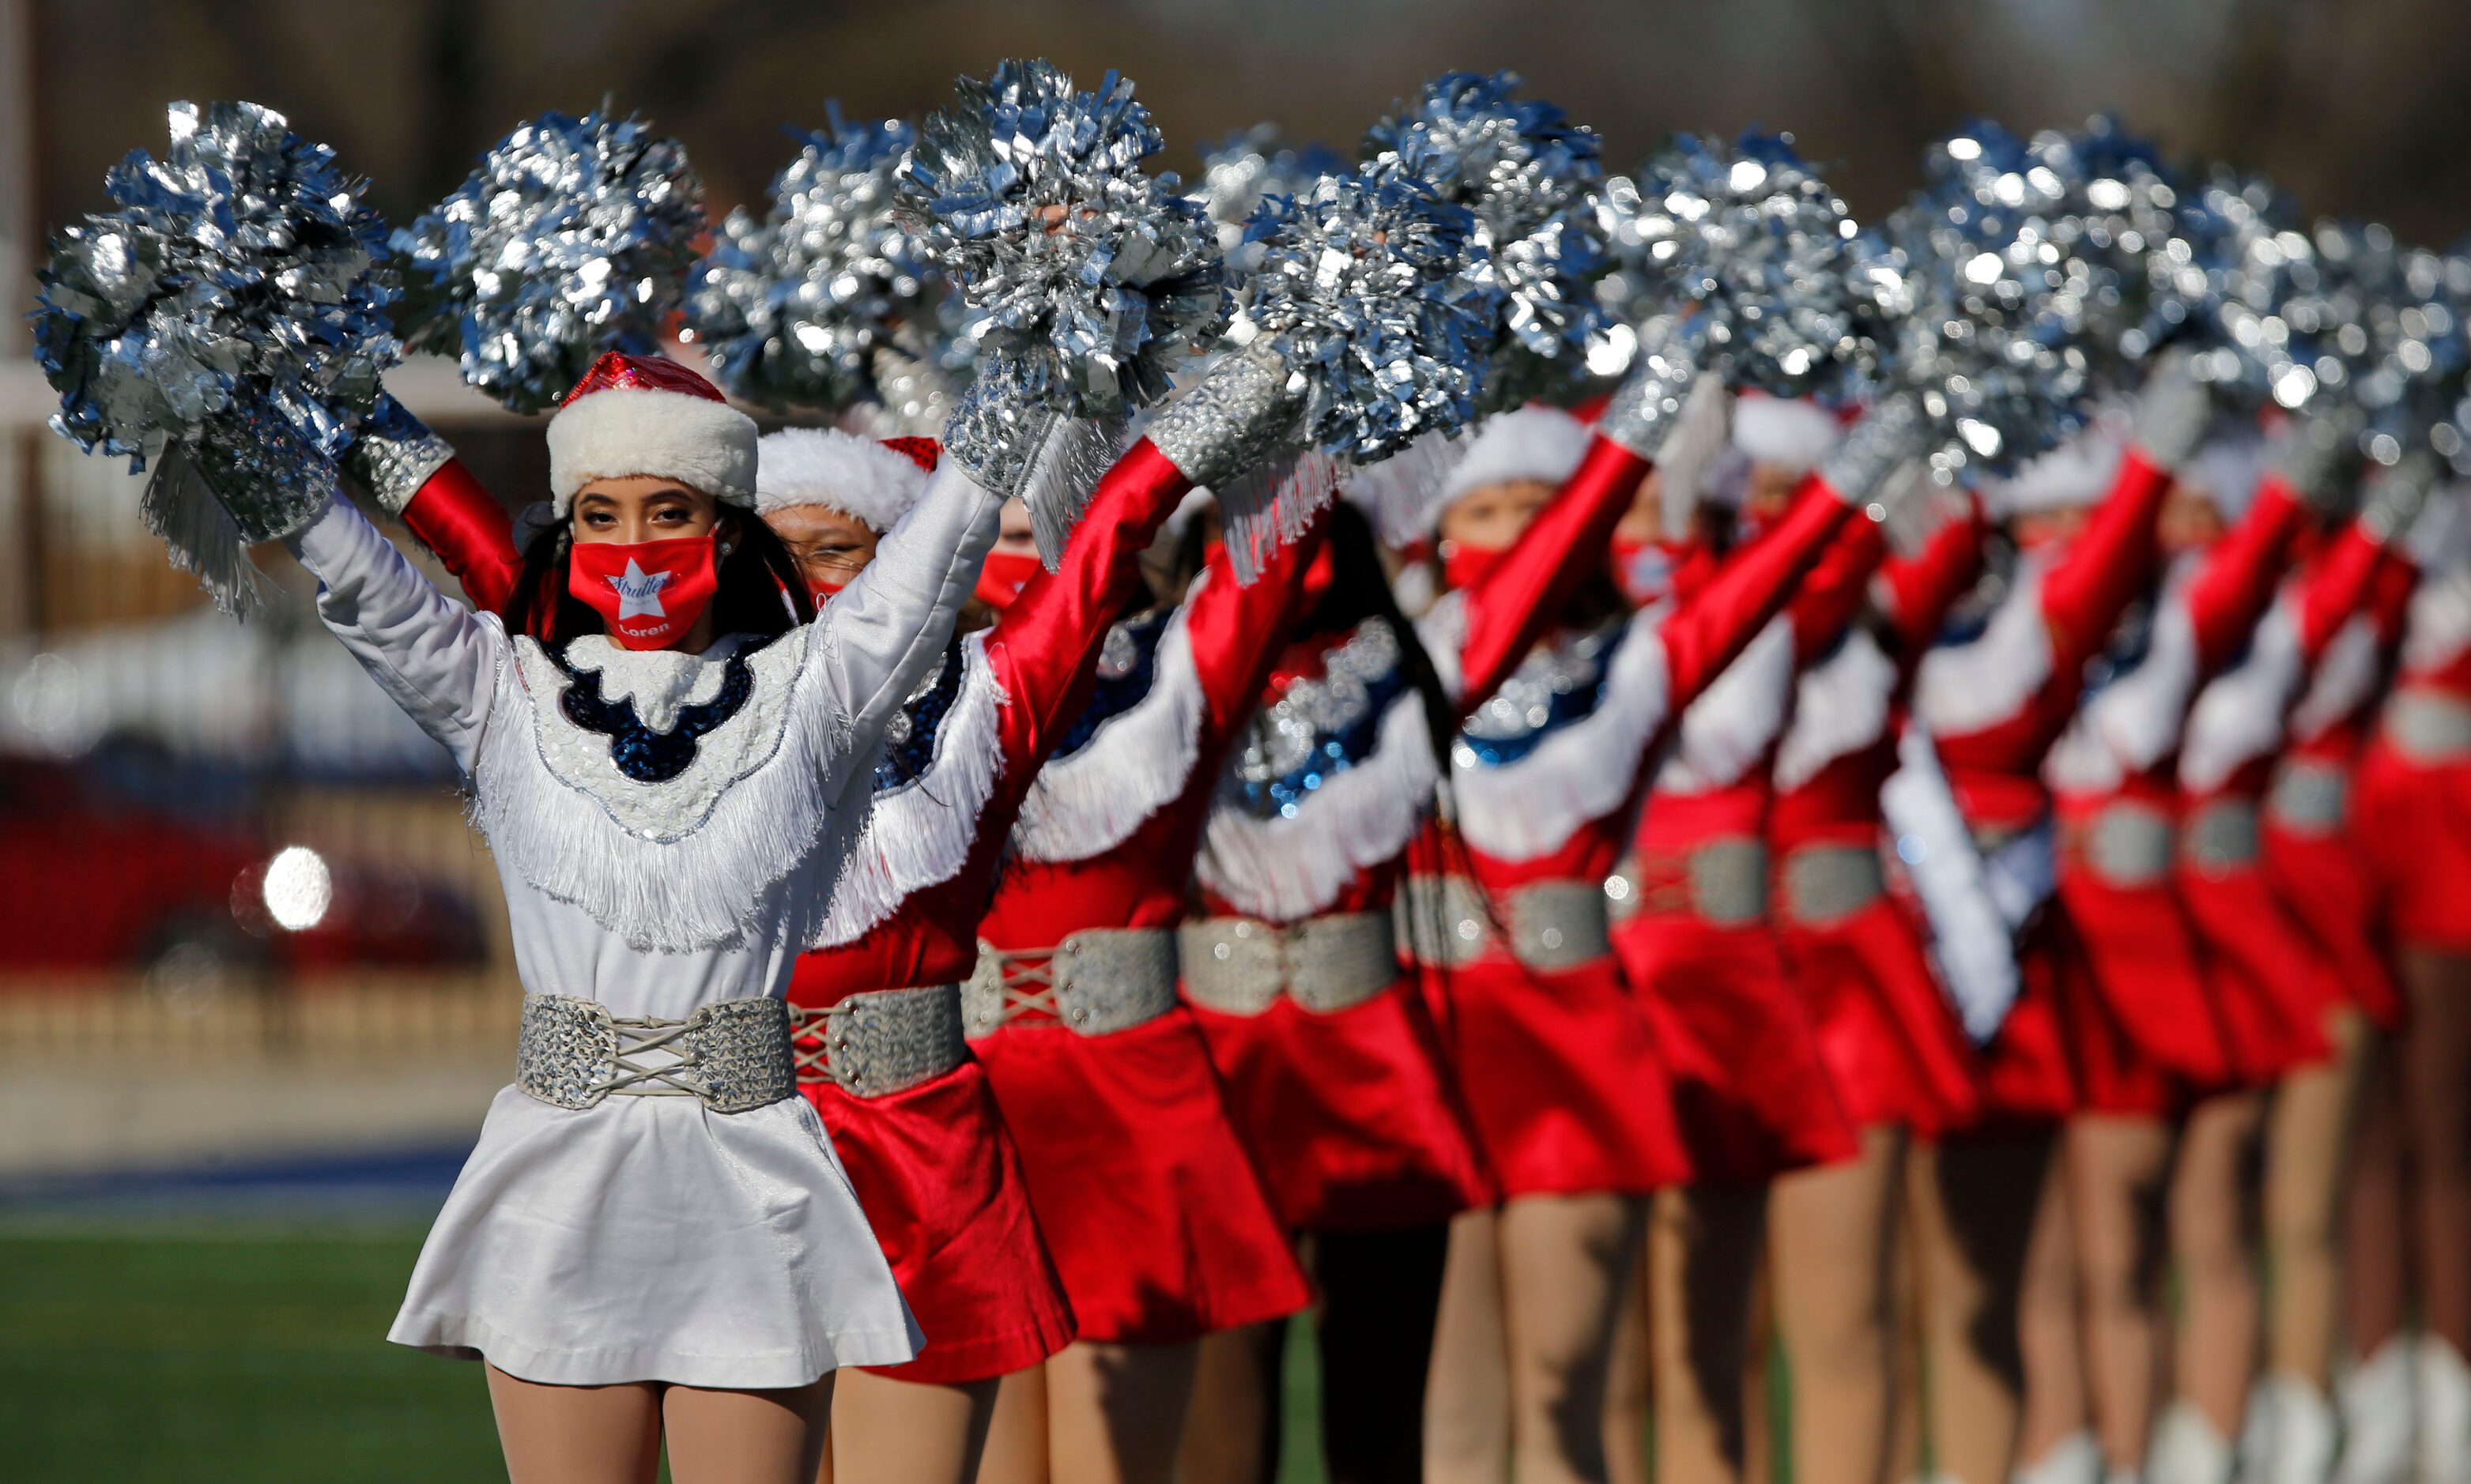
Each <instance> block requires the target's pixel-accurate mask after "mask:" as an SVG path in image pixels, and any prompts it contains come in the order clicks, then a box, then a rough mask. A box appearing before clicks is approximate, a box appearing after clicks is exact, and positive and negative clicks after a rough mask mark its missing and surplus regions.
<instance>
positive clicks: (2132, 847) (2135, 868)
mask: <svg viewBox="0 0 2471 1484" xmlns="http://www.w3.org/2000/svg"><path fill="white" fill-rule="evenodd" d="M2071 833H2072V834H2073V835H2074V837H2075V843H2076V846H2077V849H2078V853H2079V854H2080V856H2081V857H2082V858H2083V862H2084V865H2085V869H2086V870H2090V871H2091V872H2093V875H2094V879H2095V880H2097V881H2100V882H2102V883H2103V884H2105V885H2106V886H2114V887H2142V886H2152V885H2153V883H2155V882H2157V881H2160V880H2162V879H2164V878H2165V877H2167V876H2169V875H2170V874H2171V856H2172V853H2173V849H2174V846H2175V843H2176V839H2177V830H2176V829H2175V828H2174V827H2173V825H2172V823H2171V817H2170V816H2169V815H2167V814H2164V813H2163V812H2162V811H2161V810H2159V809H2156V808H2154V807H2153V805H2151V804H2141V803H2112V804H2105V805H2104V806H2103V807H2102V808H2101V809H2099V810H2097V811H2095V813H2094V816H2093V818H2092V819H2091V820H2088V821H2085V822H2083V823H2080V824H2078V825H2077V826H2076V827H2075V829H2074V830H2073V831H2071Z"/></svg>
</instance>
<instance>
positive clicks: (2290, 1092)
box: [2265, 1009, 2370, 1392]
mask: <svg viewBox="0 0 2471 1484" xmlns="http://www.w3.org/2000/svg"><path fill="white" fill-rule="evenodd" d="M2326 1029H2327V1031H2328V1032H2330V1033H2331V1035H2332V1038H2333V1041H2334V1048H2335V1051H2334V1056H2333V1059H2331V1060H2330V1061H2327V1062H2325V1063H2324V1064H2322V1065H2320V1066H2314V1067H2308V1068H2305V1069H2303V1070H2301V1071H2298V1072H2294V1073H2293V1074H2292V1075H2291V1076H2289V1077H2287V1078H2283V1080H2282V1085H2281V1086H2280V1087H2279V1088H2278V1089H2276V1090H2275V1092H2274V1096H2273V1107H2272V1109H2271V1112H2270V1113H2269V1114H2268V1123H2267V1125H2266V1139H2265V1242H2266V1254H2267V1260H2268V1265H2269V1267H2270V1268H2271V1271H2272V1274H2273V1292H2272V1295H2271V1311H2270V1312H2269V1314H2268V1316H2267V1339H2266V1356H2267V1363H2268V1367H2269V1369H2271V1371H2272V1372H2273V1373H2274V1374H2275V1375H2277V1376H2281V1377H2285V1378H2289V1379H2293V1380H2302V1381H2306V1382H2307V1383H2309V1384H2310V1385H2312V1386H2315V1387H2316V1388H2317V1389H2318V1391H2320V1392H2321V1391H2323V1390H2324V1389H2325V1388H2326V1387H2327V1386H2328V1385H2330V1384H2332V1381H2333V1371H2334V1323H2335V1314H2336V1310H2337V1307H2338V1304H2339V1300H2340V1287H2339V1282H2338V1280H2337V1278H2336V1276H2335V1264H2336V1253H2335V1243H2334V1229H2335V1223H2336V1221H2337V1220H2338V1218H2339V1214H2340V1212H2341V1211H2342V1195H2343V1190H2342V1186H2343V1171H2344V1169H2345V1166H2346V1163H2347V1161H2348V1159H2349V1156H2350V1151H2351V1142H2352V1141H2351V1133H2352V1129H2353V1125H2354V1124H2355V1123H2356V1120H2355V1118H2354V1116H2353V1114H2354V1110H2355V1108H2356V1106H2357V1104H2358V1101H2359V1100H2358V1094H2359V1090H2360V1085H2361V1079H2362V1078H2363V1076H2364V1075H2365V1071H2366V1068H2367V1061H2368V1044H2369V1037H2370V1032H2369V1031H2368V1024H2367V1021H2366V1019H2365V1017H2363V1016H2362V1015H2361V1014H2360V1012H2359V1011H2357V1010H2354V1009H2342V1010H2338V1011H2336V1012H2335V1013H2334V1014H2332V1015H2331V1016H2330V1017H2328V1022H2327V1027H2326Z"/></svg>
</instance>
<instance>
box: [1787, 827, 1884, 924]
mask: <svg viewBox="0 0 2471 1484" xmlns="http://www.w3.org/2000/svg"><path fill="white" fill-rule="evenodd" d="M1782 877H1783V886H1784V902H1783V906H1784V916H1786V917H1787V918H1788V919H1790V920H1792V921H1794V922H1800V923H1806V924H1809V925H1811V926H1813V927H1819V926H1824V925H1825V924H1827V923H1831V922H1842V921H1844V920H1845V919H1846V918H1847V917H1849V916H1853V915H1854V914H1855V913H1857V912H1860V911H1861V910H1862V909H1864V908H1866V907H1868V906H1870V905H1871V903H1872V902H1875V901H1877V900H1878V899H1879V898H1880V897H1881V896H1883V895H1885V894H1886V893H1887V890H1888V880H1887V875H1886V873H1885V872H1884V871H1882V870H1880V869H1879V851H1878V848H1877V847H1876V846H1848V845H1829V846H1802V847H1801V848H1800V849H1798V850H1793V851H1790V852H1788V853H1787V854H1786V855H1785V858H1784V870H1783V871H1782Z"/></svg>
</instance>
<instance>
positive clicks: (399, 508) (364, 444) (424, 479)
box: [343, 393, 455, 516]
mask: <svg viewBox="0 0 2471 1484" xmlns="http://www.w3.org/2000/svg"><path fill="white" fill-rule="evenodd" d="M380 395H381V402H382V403H383V402H385V401H390V400H391V399H388V398H386V397H385V396H384V394H383V393H382V394H380ZM380 421H381V419H379V418H378V417H377V416H375V415H374V414H372V415H371V417H370V418H369V420H368V424H367V426H365V427H364V428H363V429H362V430H361V433H360V435H359V436H358V437H356V438H354V439H353V440H352V447H351V450H350V451H349V452H346V453H345V454H344V455H343V470H344V472H345V473H347V474H349V475H351V476H352V477H353V478H355V479H358V480H359V481H360V482H361V486H362V488H364V489H365V490H367V491H368V492H369V496H370V498H371V499H375V500H376V501H377V502H378V503H379V504H380V505H382V506H384V507H385V508H386V513H387V514H388V515H391V516H400V515H402V514H403V507H404V506H406V505H409V504H411V503H412V497H413V496H414V495H417V494H419V493H420V487H421V486H422V485H424V484H427V483H428V482H429V480H430V476H431V475H435V474H436V473H437V471H439V470H440V469H443V468H445V467H446V466H447V464H448V463H449V462H451V461H452V460H453V459H454V457H455V445H453V444H451V443H449V442H447V441H446V440H445V439H443V438H441V437H439V436H437V434H435V433H434V432H431V431H430V430H429V429H428V427H427V425H425V424H423V423H422V422H421V421H420V420H419V419H418V418H416V417H413V416H412V414H411V413H409V412H402V411H398V412H397V413H396V414H395V422H396V425H397V426H400V427H404V428H410V429H417V430H416V431H415V432H413V433H412V434H411V435H410V436H407V437H402V438H391V437H388V436H387V435H385V434H383V433H380V432H378V431H376V430H375V429H376V428H377V426H378V424H379V422H380Z"/></svg>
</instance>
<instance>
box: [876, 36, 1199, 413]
mask: <svg viewBox="0 0 2471 1484" xmlns="http://www.w3.org/2000/svg"><path fill="white" fill-rule="evenodd" d="M954 91H955V92H956V93H957V94H958V95H959V100H960V101H959V103H958V104H957V105H955V106H953V107H950V108H945V109H941V110H939V111H938V112H936V113H935V114H933V115H931V116H930V118H929V119H928V120H927V124H926V127H925V128H924V129H923V130H922V132H921V137H920V138H919V141H918V145H917V148H916V150H915V151H912V153H911V156H910V161H909V164H908V166H907V170H906V191H907V193H908V200H907V208H906V209H907V210H909V211H910V212H912V213H913V214H914V216H915V218H916V219H917V224H918V232H919V237H920V240H921V243H922V244H923V248H924V251H925V253H926V254H927V256H928V257H929V258H930V259H931V260H932V261H933V262H934V263H935V264H936V265H937V266H938V267H941V268H942V270H943V271H944V273H945V275H946V276H947V277H948V278H949V279H950V280H951V281H952V282H953V284H954V285H956V286H957V287H958V289H959V290H960V292H961V294H962V296H963V298H964V301H965V302H966V304H967V306H968V309H969V311H970V333H971V335H972V336H973V337H974V338H975V340H976V343H977V348H978V353H979V355H980V356H981V357H982V358H984V359H988V360H1002V361H1005V362H1008V363H1009V364H1008V365H1007V366H1006V367H1005V370H1004V372H1003V379H1004V381H1005V382H1006V383H1007V384H1009V385H1011V386H1013V387H1016V388H1018V389H1020V391H1021V392H1023V393H1024V394H1026V395H1028V396H1030V397H1032V398H1034V399H1036V400H1037V401H1038V402H1039V403H1040V404H1041V405H1043V406H1047V407H1048V408H1050V409H1052V410H1054V411H1056V412H1059V413H1061V414H1062V415H1064V416H1067V417H1075V418H1078V417H1091V418H1099V419H1110V420H1112V419H1121V418H1124V417H1127V416H1129V415H1130V414H1131V413H1133V412H1135V411H1137V410H1139V409H1141V408H1142V407H1145V406H1150V405H1152V404H1154V403H1156V402H1158V401H1159V400H1160V399H1162V398H1164V397H1165V395H1166V393H1167V391H1168V389H1169V387H1170V384H1171V383H1170V381H1169V377H1170V374H1171V373H1172V372H1173V370H1174V369H1175V367H1176V366H1177V364H1178V363H1179V362H1180V361H1181V360H1182V359H1184V358H1185V357H1186V356H1187V355H1188V354H1190V353H1191V352H1192V351H1193V350H1194V349H1195V348H1196V347H1198V346H1199V345H1200V344H1202V343H1204V342H1206V341H1207V340H1208V339H1209V337H1210V336H1213V335H1214V334H1216V332H1217V330H1218V328H1219V327H1220V325H1221V324H1222V323H1223V322H1224V309H1225V300H1226V290H1225V283H1224V273H1223V271H1222V268H1221V266H1220V263H1219V255H1218V243H1217V238H1216V234H1215V233H1214V232H1213V231H1212V227H1211V224H1210V220H1209V217H1208V215H1207V214H1206V213H1205V212H1204V211H1203V209H1202V208H1201V206H1199V205H1198V204H1196V203H1195V202H1193V201H1191V200H1189V199H1188V198H1186V197H1183V196H1182V195H1180V194H1178V190H1177V182H1176V178H1175V176H1173V175H1171V174H1168V175H1155V176H1154V175H1151V174H1148V173H1147V172H1146V171H1144V170H1143V169H1142V168H1141V161H1142V160H1143V159H1145V158H1147V157H1148V156H1150V155H1151V154H1154V153H1156V152H1157V151H1158V150H1159V149H1160V148H1161V143H1162V141H1161V139H1160V136H1159V131H1158V129H1157V128H1156V127H1155V126H1153V125H1152V124H1151V123H1150V117H1149V110H1147V109H1146V108H1143V107H1142V106H1141V104H1138V103H1136V102H1134V101H1133V85H1132V83H1131V82H1129V81H1125V80H1123V79H1121V78H1119V77H1118V76H1117V75H1116V74H1115V73H1113V72H1110V73H1108V74H1107V76H1106V78H1105V79H1104V80H1103V81H1101V82H1100V83H1099V86H1098V90H1097V91H1096V92H1094V93H1085V92H1079V91H1076V90H1075V89H1074V87H1073V85H1072V80H1071V78H1070V77H1068V76H1066V75H1065V74H1064V73H1063V72H1062V71H1061V70H1059V69H1058V68H1057V67H1056V66H1055V65H1054V64H1053V63H1051V62H1047V61H1045V60H1035V61H1022V60H1010V61H1005V62H1003V63H1001V64H1000V65H999V66H998V67H997V68H996V71H995V75H994V76H993V77H992V78H990V79H988V80H987V81H977V80H976V79H971V78H964V79H962V80H961V81H959V82H958V83H956V84H955V86H954Z"/></svg>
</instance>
